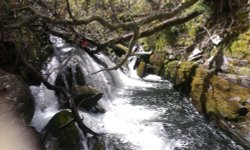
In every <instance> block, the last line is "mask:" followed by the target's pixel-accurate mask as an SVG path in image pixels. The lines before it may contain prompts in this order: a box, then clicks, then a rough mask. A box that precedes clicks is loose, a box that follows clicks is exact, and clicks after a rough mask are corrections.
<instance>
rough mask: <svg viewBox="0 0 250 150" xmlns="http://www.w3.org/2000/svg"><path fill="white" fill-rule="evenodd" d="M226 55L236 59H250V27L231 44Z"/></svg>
mask: <svg viewBox="0 0 250 150" xmlns="http://www.w3.org/2000/svg"><path fill="white" fill-rule="evenodd" d="M228 49H229V50H228V51H226V55H228V56H230V57H233V58H236V59H246V60H250V51H249V49H250V28H248V30H246V31H245V32H244V33H242V34H240V35H239V36H238V37H237V38H236V39H235V40H234V41H233V42H232V43H231V45H230V46H229V48H228Z"/></svg>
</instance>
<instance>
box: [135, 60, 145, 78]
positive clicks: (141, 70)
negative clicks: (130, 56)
mask: <svg viewBox="0 0 250 150" xmlns="http://www.w3.org/2000/svg"><path fill="white" fill-rule="evenodd" d="M136 71H137V75H138V76H139V77H141V78H142V77H144V76H145V75H146V63H145V62H144V61H141V62H140V64H139V66H138V68H137V70H136Z"/></svg>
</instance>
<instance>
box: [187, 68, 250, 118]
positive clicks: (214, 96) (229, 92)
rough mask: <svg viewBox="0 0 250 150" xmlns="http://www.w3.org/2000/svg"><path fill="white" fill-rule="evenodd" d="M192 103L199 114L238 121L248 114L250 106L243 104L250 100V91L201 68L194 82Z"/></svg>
mask: <svg viewBox="0 0 250 150" xmlns="http://www.w3.org/2000/svg"><path fill="white" fill-rule="evenodd" d="M191 97H192V101H193V103H194V104H195V106H196V108H197V109H198V111H199V112H203V113H206V114H208V115H213V116H217V117H222V118H224V119H227V120H238V119H240V118H239V117H244V116H245V115H246V114H247V113H248V112H247V110H246V108H247V109H248V107H249V104H247V103H244V105H243V103H242V101H243V100H246V99H248V98H250V89H248V88H245V87H241V86H239V85H237V84H235V83H231V82H229V81H227V80H225V79H222V78H221V77H219V76H217V75H215V74H211V73H210V72H209V71H208V70H206V69H204V68H201V67H200V68H199V69H197V71H196V75H195V77H194V79H193V82H192V90H191Z"/></svg>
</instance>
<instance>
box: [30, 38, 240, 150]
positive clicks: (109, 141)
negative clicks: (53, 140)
mask: <svg viewBox="0 0 250 150" xmlns="http://www.w3.org/2000/svg"><path fill="white" fill-rule="evenodd" d="M51 41H52V42H53V43H54V45H55V53H56V55H55V56H54V57H53V58H52V59H51V60H50V61H49V63H48V65H47V68H46V69H44V71H43V73H44V74H47V75H49V78H48V81H49V82H51V83H54V82H55V78H56V76H57V75H58V73H59V71H61V70H63V66H71V67H72V68H74V66H76V65H78V66H80V68H81V70H82V72H83V73H84V79H85V80H86V83H87V84H88V85H90V86H93V87H95V88H97V89H98V90H99V91H101V92H103V93H104V95H105V96H104V97H103V98H102V99H101V100H100V101H99V103H100V105H102V107H104V108H105V109H106V113H104V114H92V113H87V112H81V115H82V116H84V123H85V124H86V125H87V126H88V127H89V128H91V129H92V130H94V131H95V132H99V133H104V134H105V136H104V137H103V138H104V141H105V142H106V149H111V150H112V149H124V150H129V149H133V150H172V149H175V150H178V149H192V150H199V149H206V150H214V149H241V148H240V147H239V146H237V145H236V144H235V143H234V142H233V141H232V140H230V139H229V138H228V137H227V136H225V135H224V134H223V133H222V132H221V131H219V130H217V129H215V128H213V127H211V126H210V125H209V124H208V123H207V122H206V121H204V119H203V118H202V117H201V116H200V115H198V113H197V112H196V111H195V110H194V108H193V107H192V105H191V104H190V102H189V101H190V100H188V99H186V98H183V97H182V96H181V95H180V94H178V93H177V92H176V91H175V90H173V89H172V86H171V84H170V83H169V82H157V83H156V82H145V81H142V80H136V79H131V78H129V77H128V76H126V75H125V74H123V73H122V71H120V70H117V71H109V72H107V71H103V72H100V73H97V74H95V75H91V73H93V72H96V71H99V70H100V69H102V68H103V67H102V66H101V65H99V64H98V63H96V62H95V61H94V60H93V59H92V58H91V57H90V56H89V55H88V54H86V53H85V52H83V51H82V50H79V49H77V48H74V47H72V46H70V45H67V44H65V43H64V42H63V41H62V40H61V39H60V38H57V37H53V36H52V38H51ZM96 57H97V58H98V59H100V60H101V61H103V62H104V63H105V64H106V65H108V66H113V65H114V64H113V63H112V62H111V61H110V60H109V58H108V57H107V56H105V55H103V54H98V55H96ZM131 62H133V61H131ZM130 66H132V64H130ZM73 72H74V69H73ZM133 77H135V75H133ZM146 79H148V80H153V81H155V80H157V81H158V80H159V77H157V76H152V75H151V76H148V77H146ZM75 80H76V79H73V80H72V82H77V81H75ZM31 90H32V91H33V94H34V95H36V97H35V98H36V111H35V115H34V117H33V120H32V125H33V126H35V127H36V128H37V129H38V130H41V129H42V128H43V127H44V126H45V125H46V123H47V122H48V121H49V119H50V118H51V117H52V116H53V115H54V114H55V113H56V112H57V111H58V103H57V97H56V96H55V94H54V92H52V91H49V90H47V89H46V88H45V87H44V85H41V86H39V87H31ZM85 149H87V146H86V145H85Z"/></svg>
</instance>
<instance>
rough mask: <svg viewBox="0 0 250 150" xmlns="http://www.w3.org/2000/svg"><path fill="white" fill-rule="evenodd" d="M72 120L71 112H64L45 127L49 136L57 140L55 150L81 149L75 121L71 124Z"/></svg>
mask: <svg viewBox="0 0 250 150" xmlns="http://www.w3.org/2000/svg"><path fill="white" fill-rule="evenodd" d="M72 118H73V117H72V113H71V112H69V111H66V110H63V111H61V112H59V113H57V114H56V115H55V116H53V118H52V119H51V120H50V121H49V123H48V124H47V126H46V127H45V130H46V131H47V132H48V134H49V135H51V136H52V137H53V138H55V139H56V144H55V145H54V147H55V149H60V150H68V149H79V146H80V144H79V135H78V130H77V127H76V125H75V122H74V121H71V122H69V121H70V120H72Z"/></svg>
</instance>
